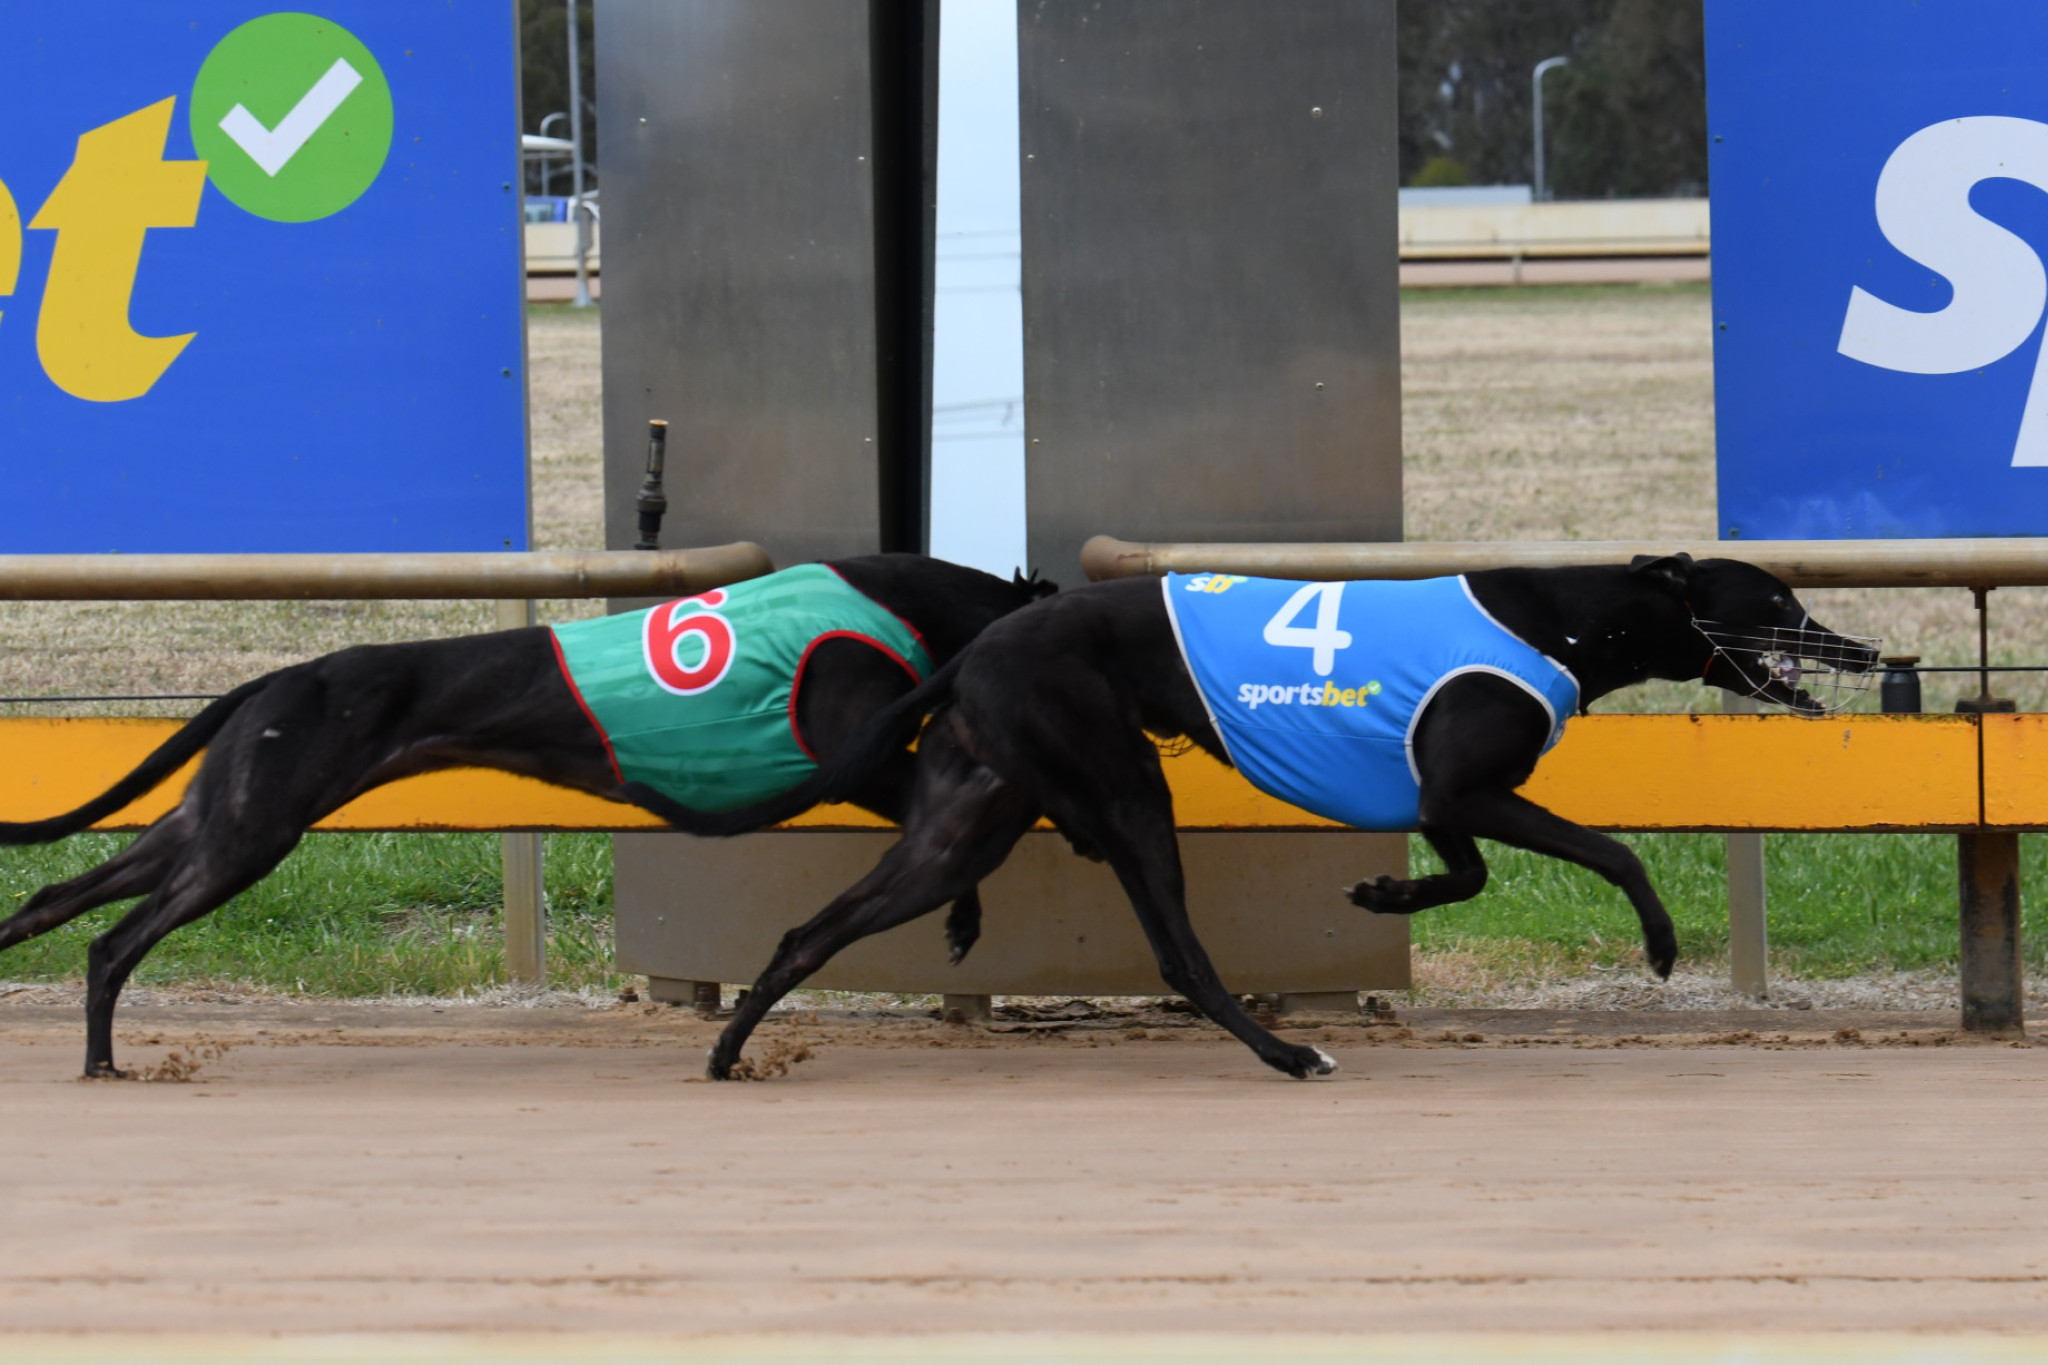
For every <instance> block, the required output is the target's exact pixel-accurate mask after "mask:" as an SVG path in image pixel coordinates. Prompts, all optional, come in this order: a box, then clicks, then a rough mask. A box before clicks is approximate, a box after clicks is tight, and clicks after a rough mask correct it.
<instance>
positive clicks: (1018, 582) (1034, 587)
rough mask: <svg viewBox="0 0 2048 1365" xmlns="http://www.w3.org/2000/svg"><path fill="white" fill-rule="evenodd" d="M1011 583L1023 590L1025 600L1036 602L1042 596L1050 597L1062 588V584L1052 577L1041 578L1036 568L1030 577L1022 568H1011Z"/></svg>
mask: <svg viewBox="0 0 2048 1365" xmlns="http://www.w3.org/2000/svg"><path fill="white" fill-rule="evenodd" d="M1010 583H1011V586H1013V587H1015V588H1017V589H1018V590H1020V591H1021V592H1023V594H1024V600H1025V601H1027V602H1036V601H1037V600H1038V599H1039V598H1041V597H1050V596H1052V595H1053V594H1054V593H1056V592H1058V591H1059V590H1060V585H1059V584H1057V583H1055V582H1053V581H1052V580H1051V579H1050V578H1040V577H1039V576H1038V570H1036V569H1033V570H1032V571H1031V576H1030V577H1029V578H1026V577H1025V576H1024V571H1023V570H1022V569H1013V570H1011V572H1010Z"/></svg>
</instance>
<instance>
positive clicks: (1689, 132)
mask: <svg viewBox="0 0 2048 1365" xmlns="http://www.w3.org/2000/svg"><path fill="white" fill-rule="evenodd" d="M1398 17H1399V43H1400V56H1399V61H1400V76H1399V79H1400V103H1401V127H1400V157H1401V179H1402V183H1403V184H1408V183H1412V182H1413V179H1414V177H1415V176H1416V175H1417V174H1419V173H1420V172H1421V170H1422V168H1423V167H1424V166H1426V165H1428V164H1429V162H1430V161H1431V160H1433V159H1435V158H1439V157H1450V158H1453V159H1455V160H1456V161H1458V162H1459V163H1460V164H1462V165H1463V166H1464V167H1465V168H1466V169H1467V170H1468V171H1469V173H1470V175H1471V177H1472V180H1473V181H1474V182H1475V183H1478V184H1527V183H1529V182H1530V181H1531V180H1532V179H1533V178H1534V174H1535V167H1534V165H1533V161H1534V153H1533V150H1532V148H1533V144H1532V142H1531V131H1532V111H1531V108H1530V99H1531V88H1530V75H1531V73H1532V72H1533V71H1534V69H1535V66H1536V63H1538V62H1540V61H1542V60H1543V59H1544V58H1545V57H1568V58H1570V59H1571V64H1570V65H1569V66H1566V67H1563V68H1560V69H1558V70H1555V71H1553V72H1552V73H1551V74H1550V75H1549V76H1547V77H1546V78H1545V80H1544V116H1545V124H1546V131H1547V135H1548V142H1549V145H1548V147H1547V148H1546V149H1545V155H1546V159H1547V163H1548V165H1549V166H1550V167H1551V168H1553V169H1552V172H1551V182H1552V184H1553V185H1554V186H1555V187H1556V190H1557V193H1558V194H1560V195H1563V196H1567V197H1574V198H1607V197H1613V196H1619V195H1663V194H1680V193H1686V194H1699V193H1704V192H1705V188H1706V179H1707V170H1706V55H1705V39H1704V30H1703V27H1702V22H1701V0H1400V7H1399V10H1398Z"/></svg>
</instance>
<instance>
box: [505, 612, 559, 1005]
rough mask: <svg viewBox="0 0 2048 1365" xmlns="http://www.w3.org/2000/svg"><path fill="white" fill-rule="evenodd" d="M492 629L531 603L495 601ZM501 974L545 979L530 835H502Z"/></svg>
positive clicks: (525, 622)
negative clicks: (502, 968)
mask: <svg viewBox="0 0 2048 1365" xmlns="http://www.w3.org/2000/svg"><path fill="white" fill-rule="evenodd" d="M497 617H498V629H499V630H518V629H520V628H521V627H523V626H530V625H532V624H533V623H534V619H533V603H531V602H527V601H504V600H500V601H499V603H498V611H497ZM499 837H500V838H501V840H502V841H503V850H502V861H503V864H504V868H505V975H506V976H508V977H510V978H511V979H512V980H513V981H516V982H518V983H520V984H521V985H530V986H544V985H546V984H547V979H548V958H547V953H548V926H547V905H546V903H545V901H544V899H543V897H542V893H541V885H542V882H541V843H540V835H538V834H534V833H525V834H505V835H501V836H499Z"/></svg>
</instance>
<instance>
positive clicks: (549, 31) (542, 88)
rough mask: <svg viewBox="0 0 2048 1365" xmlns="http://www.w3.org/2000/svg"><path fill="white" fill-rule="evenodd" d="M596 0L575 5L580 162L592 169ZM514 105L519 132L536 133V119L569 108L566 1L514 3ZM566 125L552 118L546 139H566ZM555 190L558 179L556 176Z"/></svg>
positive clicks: (594, 152)
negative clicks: (580, 79)
mask: <svg viewBox="0 0 2048 1365" xmlns="http://www.w3.org/2000/svg"><path fill="white" fill-rule="evenodd" d="M596 9H597V5H596V0H577V5H576V18H577V25H576V28H577V34H576V39H577V43H578V47H579V50H578V53H577V55H578V56H579V57H580V58H581V59H582V60H581V62H580V65H581V66H582V68H583V71H582V76H583V158H584V162H585V164H586V166H590V167H594V166H596V164H597V20H596V13H595V11H596ZM519 66H520V78H519V87H520V89H519V101H520V108H521V111H522V112H521V115H520V117H521V118H522V120H523V121H524V124H525V126H524V128H522V129H521V131H522V132H528V133H538V132H539V131H540V125H541V120H542V119H544V118H546V117H547V116H548V115H549V114H552V113H555V112H557V111H560V112H563V113H567V112H568V109H569V22H568V5H567V0H519ZM568 124H569V120H567V119H557V120H556V121H555V123H554V125H553V126H552V127H550V128H549V129H548V135H549V136H550V137H563V138H565V137H567V136H569V127H568ZM556 179H557V182H558V188H559V187H560V183H561V177H559V176H558V177H556Z"/></svg>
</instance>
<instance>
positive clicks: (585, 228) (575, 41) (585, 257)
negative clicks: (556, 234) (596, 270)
mask: <svg viewBox="0 0 2048 1365" xmlns="http://www.w3.org/2000/svg"><path fill="white" fill-rule="evenodd" d="M582 41H583V40H582V38H581V36H580V35H579V34H578V33H577V32H576V0H569V141H570V142H572V143H574V144H575V146H574V147H573V148H572V149H571V150H570V153H569V164H570V166H571V167H572V170H571V172H570V177H571V179H572V181H573V182H574V186H575V197H574V198H573V199H571V200H570V201H569V206H570V212H571V213H572V214H574V215H575V218H576V299H575V302H574V303H573V304H572V305H571V306H572V307H576V308H588V307H590V212H589V210H588V208H587V207H586V206H585V204H584V202H583V53H582Z"/></svg>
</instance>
